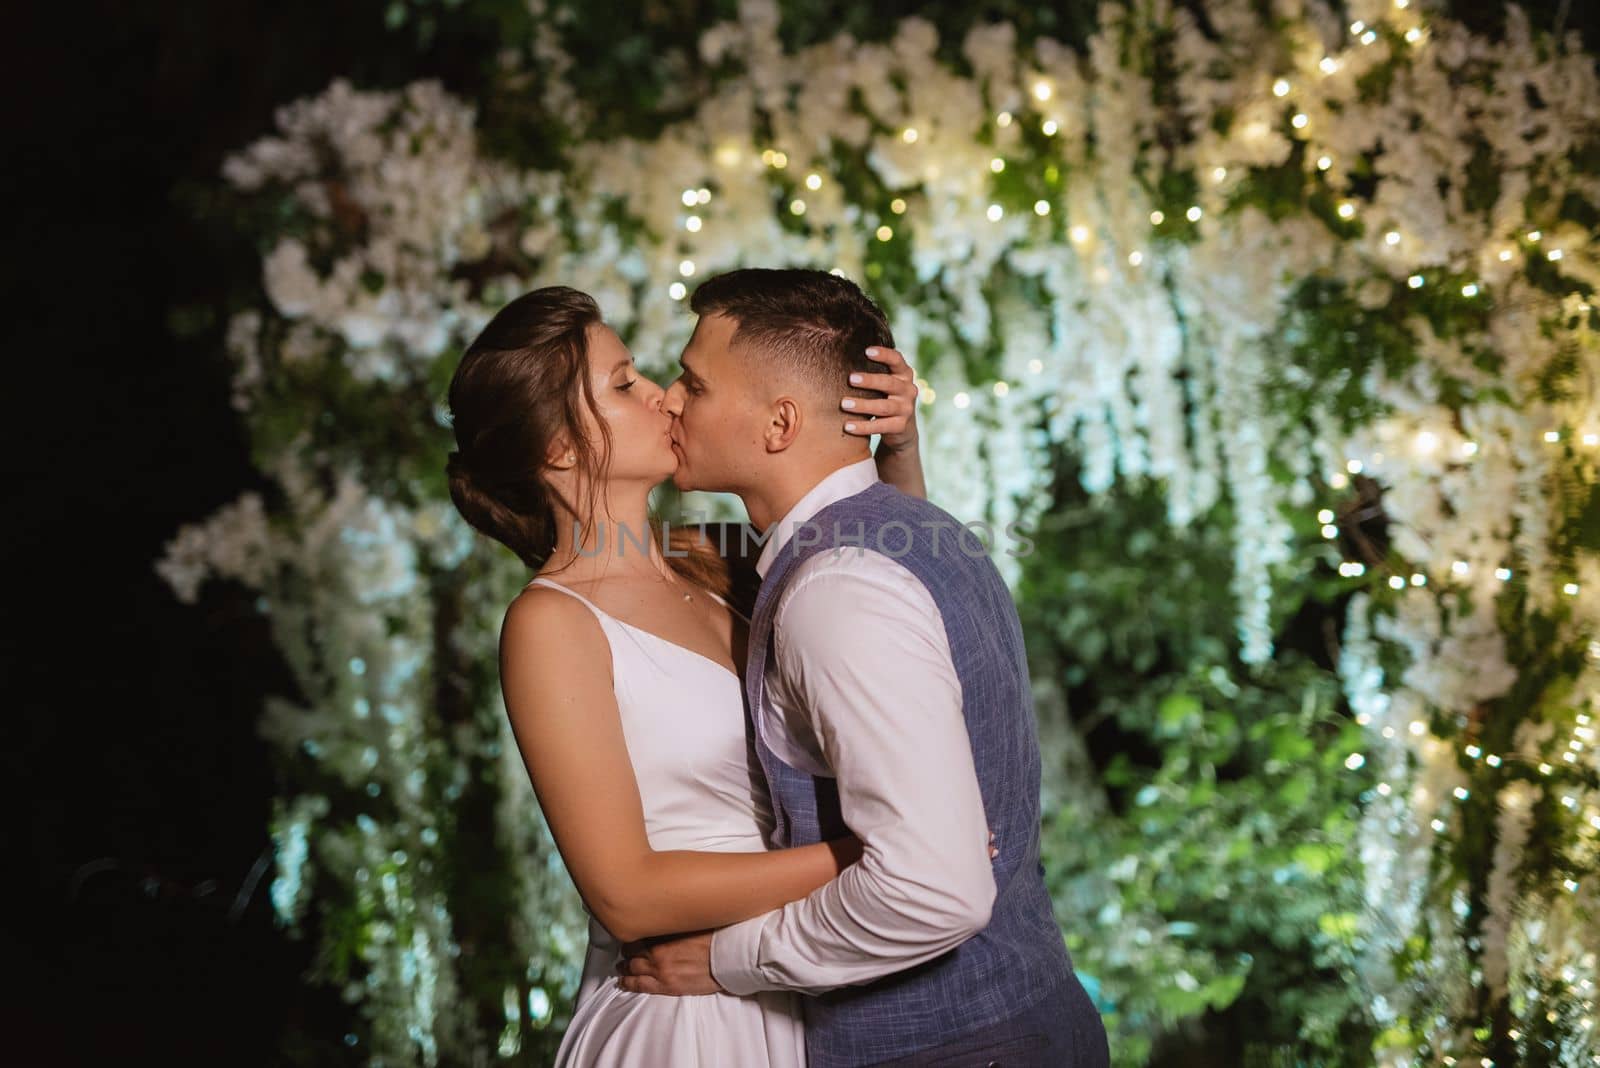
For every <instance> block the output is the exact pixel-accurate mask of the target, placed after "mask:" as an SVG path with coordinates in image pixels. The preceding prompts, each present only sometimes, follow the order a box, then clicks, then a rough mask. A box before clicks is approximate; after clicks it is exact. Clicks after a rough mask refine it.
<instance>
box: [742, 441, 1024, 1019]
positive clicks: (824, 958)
mask: <svg viewBox="0 0 1600 1068" xmlns="http://www.w3.org/2000/svg"><path fill="white" fill-rule="evenodd" d="M877 481H878V471H877V465H876V463H875V462H874V461H873V460H872V459H870V458H869V459H866V460H861V461H859V462H857V463H852V464H848V465H846V466H845V467H841V468H839V469H838V470H836V471H834V472H833V473H832V474H830V475H828V476H827V477H826V478H824V479H823V480H822V481H821V482H819V483H817V485H816V486H814V487H813V488H812V489H811V490H810V492H808V493H807V494H806V495H805V496H804V497H802V498H801V499H800V500H799V502H798V503H796V504H795V506H794V507H793V508H792V509H790V511H789V513H788V514H787V515H785V516H784V517H783V519H781V520H779V522H778V525H777V528H776V529H775V530H774V531H773V533H772V535H771V538H770V540H768V541H767V543H766V545H765V546H764V547H763V549H762V552H761V556H760V558H759V559H758V561H757V563H756V570H757V572H759V573H760V575H761V576H762V577H763V578H765V577H766V574H767V571H768V570H769V569H770V568H771V566H772V564H773V562H774V561H775V560H776V558H777V555H778V553H779V552H780V551H781V550H782V549H783V547H784V545H786V544H787V543H788V540H789V539H790V538H791V537H793V536H794V530H795V527H796V526H797V525H798V524H800V523H803V522H805V521H806V520H808V519H810V518H811V517H812V516H813V515H815V514H816V513H817V512H818V511H820V510H821V509H822V508H824V507H826V506H827V505H829V504H832V503H833V502H835V501H838V500H842V499H844V498H845V497H851V496H854V495H855V494H857V493H860V492H861V491H862V490H864V489H866V488H867V487H868V486H871V485H872V484H873V483H874V482H877ZM845 533H846V534H849V533H851V532H850V531H848V530H847V531H845ZM808 536H812V535H808ZM895 544H898V542H896V543H895ZM775 613H776V614H775V616H774V620H773V649H772V656H771V658H770V659H769V661H768V667H767V705H766V709H765V715H766V717H767V722H766V730H765V733H764V738H765V740H766V742H767V744H768V745H769V746H770V747H771V748H772V750H773V751H774V752H775V753H777V754H778V756H779V757H780V759H782V760H784V761H785V762H787V763H789V764H790V765H792V766H794V767H796V768H799V769H800V770H802V771H807V772H810V773H812V774H820V775H827V776H832V777H834V778H835V779H837V781H838V791H839V804H840V808H841V811H842V814H843V816H844V822H845V824H846V825H847V826H848V827H849V828H850V831H851V832H852V833H854V834H855V835H856V836H857V837H858V838H860V839H861V841H862V842H863V844H864V846H865V849H864V851H863V855H862V858H861V860H860V861H859V862H857V863H856V864H853V865H851V866H850V867H849V868H846V869H845V870H844V872H842V873H841V874H840V875H839V877H838V878H836V879H834V880H833V881H832V882H830V883H828V884H827V885H826V886H822V887H819V888H818V889H817V890H815V891H813V892H812V893H811V894H810V895H809V896H807V897H805V898H803V899H801V900H799V901H793V902H790V903H789V904H788V905H785V906H784V907H783V908H781V909H778V910H776V911H774V912H769V913H767V914H765V915H763V916H757V917H754V918H753V919H749V920H745V921H744V922H742V923H736V924H733V925H732V926H729V927H724V928H721V929H720V930H718V931H716V932H715V933H714V934H713V936H712V939H711V971H712V974H713V976H714V977H715V978H716V980H717V982H718V983H720V984H721V985H722V987H723V988H724V989H725V990H727V991H729V992H730V993H734V994H749V993H753V992H755V991H757V990H774V989H784V990H796V991H800V992H802V993H809V994H820V993H822V992H824V991H827V990H832V989H834V988H836V987H841V986H850V985H854V984H859V983H866V982H869V981H871V980H873V979H877V978H879V977H881V976H884V975H889V974H892V973H894V972H898V971H901V970H903V969H905V968H909V967H911V966H913V965H916V964H920V963H922V962H923V961H926V960H929V959H931V958H933V957H937V956H938V955H939V954H941V953H944V952H945V951H947V950H949V949H951V948H952V947H954V946H956V945H959V944H960V943H961V942H963V941H965V940H966V939H967V938H969V937H970V936H971V935H972V934H973V933H975V932H976V931H978V930H981V929H982V928H983V927H984V926H985V925H986V924H987V923H988V918H989V910H990V907H991V906H992V904H993V902H994V897H995V883H994V869H993V866H992V863H991V861H990V859H989V830H988V821H987V819H986V817H985V815H984V811H983V799H982V797H981V795H980V794H979V791H978V777H977V772H976V771H975V770H974V768H973V762H972V745H971V742H970V741H969V739H968V737H967V728H966V722H965V720H964V719H963V718H962V714H961V684H960V682H959V680H958V679H957V677H956V671H955V664H954V663H953V661H952V659H951V656H950V645H949V640H948V638H947V637H946V636H945V631H944V624H943V622H942V621H941V618H940V616H939V612H938V609H937V607H936V606H935V604H934V600H933V597H932V595H931V594H929V592H928V590H927V589H926V587H924V586H923V585H922V583H921V582H920V581H918V580H917V578H916V576H914V575H913V574H912V573H911V572H910V571H909V570H908V569H907V568H906V567H905V566H904V565H902V564H900V563H899V562H897V561H896V560H894V559H892V558H891V557H890V556H887V555H885V554H883V553H880V552H875V551H872V550H861V549H857V548H855V547H851V546H847V547H845V548H843V549H841V550H836V551H825V552H819V553H817V554H816V555H814V556H812V557H811V558H810V559H808V560H806V561H805V562H804V563H802V564H800V565H799V566H798V567H797V569H796V570H795V572H794V574H793V575H792V577H791V578H790V581H789V585H788V587H787V588H786V589H785V590H784V591H783V594H782V596H781V598H780V599H779V601H778V604H777V606H776V610H775ZM752 712H753V713H756V714H760V710H752Z"/></svg>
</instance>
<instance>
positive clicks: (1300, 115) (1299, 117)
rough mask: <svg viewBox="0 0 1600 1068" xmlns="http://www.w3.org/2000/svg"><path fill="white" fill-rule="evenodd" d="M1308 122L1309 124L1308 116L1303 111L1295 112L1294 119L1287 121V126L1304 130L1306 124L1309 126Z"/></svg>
mask: <svg viewBox="0 0 1600 1068" xmlns="http://www.w3.org/2000/svg"><path fill="white" fill-rule="evenodd" d="M1310 122H1311V118H1310V116H1308V115H1307V114H1306V113H1305V112H1303V111H1297V112H1295V116H1294V118H1292V119H1290V120H1289V124H1290V125H1291V126H1293V127H1294V128H1295V129H1296V130H1304V129H1305V128H1306V126H1307V124H1309V123H1310Z"/></svg>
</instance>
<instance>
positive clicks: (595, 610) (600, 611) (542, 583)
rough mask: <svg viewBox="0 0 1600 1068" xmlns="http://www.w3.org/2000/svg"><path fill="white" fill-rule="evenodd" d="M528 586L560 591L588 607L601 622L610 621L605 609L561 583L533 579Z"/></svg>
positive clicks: (609, 615)
mask: <svg viewBox="0 0 1600 1068" xmlns="http://www.w3.org/2000/svg"><path fill="white" fill-rule="evenodd" d="M528 586H546V587H548V588H550V589H552V590H560V591H561V592H562V593H564V594H566V595H567V596H568V597H576V598H577V599H578V600H580V601H582V602H583V603H584V604H586V605H588V606H589V611H591V612H593V613H594V614H595V615H597V616H599V617H600V618H601V619H602V620H606V619H610V618H611V614H610V613H609V612H607V611H606V610H605V609H603V608H601V607H600V606H599V605H597V604H595V603H594V602H593V601H591V600H589V598H587V597H585V596H584V595H583V594H581V593H579V592H578V591H577V590H575V589H573V588H572V587H570V586H563V585H562V584H561V583H559V582H555V581H553V580H551V579H547V578H535V579H534V580H533V581H532V582H530V583H528ZM528 586H524V587H522V588H523V589H527V588H528Z"/></svg>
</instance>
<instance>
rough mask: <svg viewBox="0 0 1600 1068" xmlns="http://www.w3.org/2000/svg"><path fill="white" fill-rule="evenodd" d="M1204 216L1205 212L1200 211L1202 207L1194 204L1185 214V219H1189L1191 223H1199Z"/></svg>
mask: <svg viewBox="0 0 1600 1068" xmlns="http://www.w3.org/2000/svg"><path fill="white" fill-rule="evenodd" d="M1202 214H1203V212H1201V210H1200V205H1198V204H1194V205H1191V206H1190V208H1189V210H1188V211H1186V212H1184V213H1183V217H1184V218H1186V219H1188V220H1189V221H1190V222H1199V221H1200V216H1201V215H1202Z"/></svg>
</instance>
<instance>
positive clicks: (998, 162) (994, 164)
mask: <svg viewBox="0 0 1600 1068" xmlns="http://www.w3.org/2000/svg"><path fill="white" fill-rule="evenodd" d="M989 169H990V170H991V171H993V172H994V173H996V174H999V173H1000V172H1001V171H1003V170H1005V169H1006V161H1005V160H1003V159H1001V158H1000V157H999V156H996V157H995V158H994V159H992V160H990V161H989Z"/></svg>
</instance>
